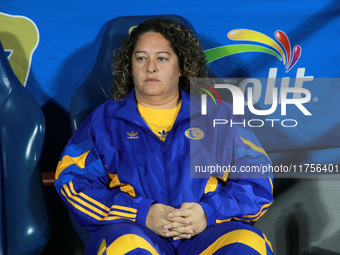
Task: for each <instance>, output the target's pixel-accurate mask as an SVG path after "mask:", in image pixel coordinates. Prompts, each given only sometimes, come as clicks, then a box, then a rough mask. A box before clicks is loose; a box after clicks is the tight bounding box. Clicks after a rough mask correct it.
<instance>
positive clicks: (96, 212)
mask: <svg viewBox="0 0 340 255" xmlns="http://www.w3.org/2000/svg"><path fill="white" fill-rule="evenodd" d="M181 97H182V107H181V109H180V111H179V113H178V116H177V119H176V121H175V123H174V125H173V127H172V129H171V131H170V132H169V133H168V135H167V138H166V140H165V141H164V142H162V141H161V140H160V139H159V138H158V137H157V136H156V135H155V134H154V133H152V131H151V130H150V128H149V127H148V126H147V124H146V123H145V121H144V120H143V118H142V117H141V116H140V114H139V112H138V109H137V106H136V100H135V95H134V91H131V92H130V93H129V95H128V96H127V98H126V99H125V100H124V101H122V102H116V101H113V100H111V101H108V102H106V103H104V104H103V105H101V106H100V107H98V108H97V109H96V110H95V111H94V112H93V113H92V114H91V115H90V116H89V117H88V118H87V120H86V121H85V122H84V124H83V125H82V126H81V127H80V128H79V129H78V130H77V131H76V132H75V133H74V134H73V136H72V137H71V139H70V141H69V142H68V144H67V146H66V148H65V150H64V152H63V154H62V156H61V160H60V162H59V164H58V167H57V171H56V180H55V186H56V189H57V192H58V194H59V195H60V197H61V199H62V200H63V202H64V203H65V204H66V206H67V207H68V209H69V210H70V211H71V213H72V214H73V216H74V217H75V218H76V219H77V221H78V222H79V223H80V224H81V225H82V226H83V227H85V228H87V229H88V230H90V231H97V230H98V229H99V228H100V227H101V226H103V225H107V224H111V223H115V222H120V221H133V222H137V223H139V224H141V225H145V220H146V216H147V213H148V210H149V207H150V205H151V204H153V203H162V204H166V205H170V206H173V207H175V208H179V207H180V206H181V204H182V203H184V202H197V203H200V205H201V206H202V208H203V210H204V211H205V213H206V216H207V224H208V226H211V225H213V224H216V223H222V222H225V221H230V220H238V221H244V222H250V221H255V220H257V219H258V218H259V217H260V216H261V215H263V214H264V213H265V212H266V210H267V209H268V207H269V206H270V204H271V203H272V201H273V197H272V182H271V179H270V178H269V177H268V176H263V178H252V177H249V178H247V176H244V175H243V174H240V173H229V176H227V175H226V174H225V173H224V174H222V175H221V176H218V175H213V176H207V177H206V178H191V176H190V166H191V169H196V167H195V166H194V164H195V162H199V164H200V166H202V165H203V164H206V165H214V164H215V165H216V164H218V165H219V166H222V165H224V166H229V165H232V166H234V167H236V168H240V167H241V166H257V165H258V166H259V165H261V166H262V165H268V164H270V160H269V159H268V157H267V155H266V154H265V152H264V151H263V149H262V148H261V146H260V144H259V142H258V140H257V139H256V137H255V135H254V134H253V132H252V131H251V130H250V129H249V128H248V127H244V126H243V125H242V124H239V125H233V126H230V125H218V127H217V126H216V127H213V125H212V119H213V118H214V116H215V118H216V116H219V118H224V119H228V118H229V119H230V118H233V117H232V109H231V106H230V105H229V104H226V103H223V106H214V105H213V104H210V103H211V102H210V103H209V104H208V108H209V109H212V110H213V111H214V114H209V113H208V114H207V115H204V116H202V115H201V114H200V100H198V99H197V98H196V97H194V96H192V95H190V94H189V93H187V92H184V91H182V90H181ZM190 101H191V103H190ZM190 104H191V108H190ZM195 105H196V106H197V107H195ZM195 108H197V109H198V110H195ZM190 109H191V110H190ZM240 121H241V120H239V122H240ZM193 127H194V128H198V130H199V131H200V132H199V134H206V135H205V136H204V135H203V136H200V137H199V138H198V137H197V136H195V135H194V136H192V135H191V134H190V130H191V131H192V130H193V129H190V128H193ZM196 130H197V129H196ZM211 132H213V133H214V135H213V136H210V137H209V135H207V134H210V133H211ZM190 138H194V139H190ZM190 151H191V153H190ZM191 157H192V158H196V159H197V160H195V159H191ZM190 161H191V162H190ZM201 169H203V168H201Z"/></svg>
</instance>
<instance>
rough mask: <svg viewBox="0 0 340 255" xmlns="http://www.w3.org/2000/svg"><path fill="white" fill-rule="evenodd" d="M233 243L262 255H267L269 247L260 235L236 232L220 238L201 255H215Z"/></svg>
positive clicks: (250, 232) (246, 231) (247, 231)
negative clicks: (240, 244) (245, 246)
mask: <svg viewBox="0 0 340 255" xmlns="http://www.w3.org/2000/svg"><path fill="white" fill-rule="evenodd" d="M233 243H242V244H244V245H247V246H249V247H251V248H253V249H254V250H256V251H257V252H258V253H259V254H261V255H266V254H267V247H266V242H265V240H264V239H263V238H262V237H261V236H259V235H258V234H256V233H254V232H252V231H249V230H245V229H240V230H234V231H230V232H229V233H226V234H224V235H223V236H221V237H219V238H218V239H217V240H216V241H215V242H213V243H212V244H211V245H210V246H209V247H208V248H206V249H205V250H204V251H203V252H201V253H200V255H210V254H214V253H215V252H216V251H218V250H219V249H220V248H222V247H224V246H226V245H228V244H233Z"/></svg>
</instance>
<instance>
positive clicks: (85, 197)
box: [69, 181, 137, 213]
mask: <svg viewBox="0 0 340 255" xmlns="http://www.w3.org/2000/svg"><path fill="white" fill-rule="evenodd" d="M69 185H70V189H71V192H72V193H73V195H75V196H81V197H83V198H84V199H86V200H88V201H89V202H91V203H93V204H95V205H96V206H98V207H100V208H102V209H103V210H105V211H107V212H109V211H110V210H111V209H118V210H124V211H128V212H132V213H136V212H137V209H134V208H130V207H125V206H120V205H113V206H111V208H109V207H107V206H106V205H103V204H102V203H99V202H98V201H96V200H94V199H93V198H91V197H89V196H87V195H85V194H84V193H83V192H80V193H78V192H76V191H75V189H74V186H73V182H72V181H70V182H69Z"/></svg>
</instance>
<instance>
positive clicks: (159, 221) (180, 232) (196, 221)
mask: <svg viewBox="0 0 340 255" xmlns="http://www.w3.org/2000/svg"><path fill="white" fill-rule="evenodd" d="M145 226H146V227H148V228H149V229H151V230H152V231H154V232H155V233H156V234H158V235H160V236H163V237H170V238H173V239H174V240H179V239H183V238H184V239H190V238H191V237H192V236H195V235H198V234H200V233H201V232H203V230H204V229H205V228H206V227H207V219H206V215H205V212H204V210H203V208H202V207H201V205H200V204H198V203H193V202H191V203H183V204H182V205H181V207H180V208H179V209H175V208H173V207H171V206H167V205H164V204H153V205H151V206H150V208H149V212H148V215H147V217H146V222H145Z"/></svg>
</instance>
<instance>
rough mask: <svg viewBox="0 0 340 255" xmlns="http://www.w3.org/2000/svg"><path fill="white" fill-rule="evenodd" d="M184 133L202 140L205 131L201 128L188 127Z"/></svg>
mask: <svg viewBox="0 0 340 255" xmlns="http://www.w3.org/2000/svg"><path fill="white" fill-rule="evenodd" d="M184 134H185V136H186V137H188V138H190V139H192V140H200V139H202V138H203V137H204V132H203V131H202V130H201V129H199V128H188V129H187V130H185V133H184Z"/></svg>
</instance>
